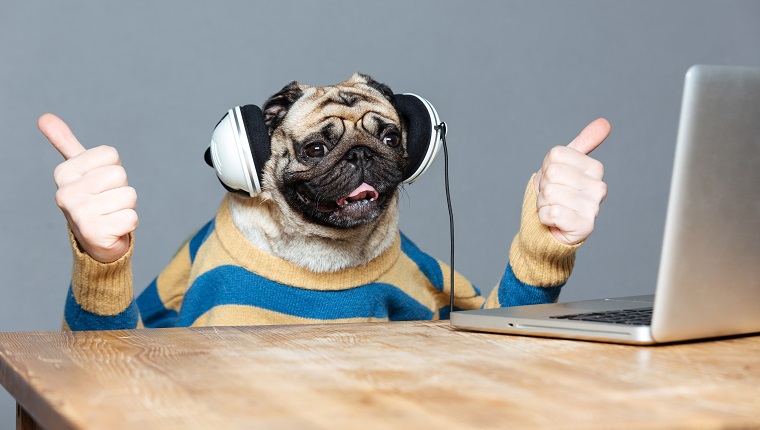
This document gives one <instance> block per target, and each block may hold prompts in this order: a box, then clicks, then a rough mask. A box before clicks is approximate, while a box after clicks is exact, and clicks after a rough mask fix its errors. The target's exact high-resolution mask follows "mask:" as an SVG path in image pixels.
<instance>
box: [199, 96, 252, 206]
mask: <svg viewBox="0 0 760 430" xmlns="http://www.w3.org/2000/svg"><path fill="white" fill-rule="evenodd" d="M210 149H211V159H212V160H213V165H214V169H215V170H216V176H217V177H219V180H220V181H222V183H224V184H225V185H227V186H228V187H230V188H232V189H234V190H242V191H245V192H247V193H248V194H249V195H250V196H251V197H253V196H255V195H256V194H258V193H260V192H261V184H259V177H258V174H257V173H256V172H257V170H256V166H255V164H254V161H253V156H252V155H251V147H250V145H249V143H248V136H247V134H246V131H245V126H244V125H243V120H242V115H241V113H240V107H239V106H237V107H235V108H232V109H230V110H229V112H228V113H227V116H225V117H224V118H222V120H221V121H220V122H219V124H218V125H217V126H216V128H215V129H214V133H213V134H212V135H211V146H210Z"/></svg>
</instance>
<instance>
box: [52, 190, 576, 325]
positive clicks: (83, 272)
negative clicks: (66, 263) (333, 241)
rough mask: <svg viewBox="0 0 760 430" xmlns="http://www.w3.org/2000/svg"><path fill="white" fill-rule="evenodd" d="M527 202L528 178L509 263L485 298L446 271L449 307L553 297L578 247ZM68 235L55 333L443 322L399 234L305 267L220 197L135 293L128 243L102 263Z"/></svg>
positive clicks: (432, 277)
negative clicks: (346, 261) (273, 249)
mask: <svg viewBox="0 0 760 430" xmlns="http://www.w3.org/2000/svg"><path fill="white" fill-rule="evenodd" d="M535 199H536V197H535V192H534V191H533V187H532V180H531V182H530V183H529V185H528V188H527V190H526V193H525V199H524V202H523V211H522V222H521V227H520V231H519V233H518V234H517V236H516V237H515V239H514V241H513V242H512V246H511V248H510V253H509V263H508V264H507V267H506V270H505V271H504V275H503V277H502V278H501V281H500V282H499V284H498V286H497V288H494V290H493V292H492V293H491V295H490V296H489V298H488V299H486V298H485V297H483V296H482V295H481V294H480V292H479V291H478V289H477V288H475V287H474V286H473V285H471V284H470V283H469V282H468V281H467V280H466V279H465V278H464V277H462V276H461V275H460V274H459V273H456V274H455V275H454V276H455V297H454V306H455V308H456V309H478V308H482V307H502V306H513V305H521V304H531V303H547V302H553V301H556V299H557V297H558V296H559V292H560V289H561V287H562V285H564V283H565V282H566V280H567V278H568V277H569V276H570V272H571V271H572V267H573V263H574V259H575V249H576V248H577V246H578V245H576V246H565V245H562V244H560V243H559V242H557V241H556V240H555V239H554V238H553V237H552V236H551V234H550V233H549V231H548V229H547V228H546V227H545V226H544V225H543V224H541V223H540V221H539V220H538V216H537V214H536V203H535ZM71 240H72V247H73V252H74V266H73V274H72V281H71V285H70V288H69V293H68V297H67V300H66V307H65V316H64V322H63V328H64V329H65V330H105V329H130V328H141V327H150V328H153V327H187V326H209V325H253V324H294V323H325V322H334V323H339V322H361V321H398V320H423V319H447V318H448V317H449V313H450V311H451V309H450V308H449V303H450V300H449V298H450V291H451V279H450V270H449V268H448V266H446V265H445V264H444V263H441V262H440V261H438V260H436V259H434V258H432V257H431V256H429V255H428V254H426V253H424V252H422V251H421V250H420V249H419V248H418V247H417V246H416V245H415V244H414V243H413V242H412V241H411V240H410V239H409V238H408V237H406V236H405V235H403V234H399V235H398V237H397V238H396V240H395V242H394V243H393V245H392V246H391V247H390V248H389V249H388V250H386V251H385V252H384V253H382V254H381V255H380V256H378V257H377V258H375V259H374V260H372V261H371V262H370V263H368V264H366V265H364V266H361V267H356V268H349V269H345V270H341V271H337V272H331V273H314V272H311V271H309V270H307V269H305V268H303V267H300V266H296V265H294V264H293V263H290V262H288V261H286V260H283V259H281V258H278V257H275V256H273V255H271V254H268V253H266V252H264V251H262V250H260V249H258V248H256V247H254V246H253V245H252V244H251V243H250V242H249V241H247V240H246V239H245V238H244V237H243V235H242V234H241V232H240V231H239V230H238V229H237V227H236V226H235V224H234V223H233V221H232V217H231V215H230V211H229V206H228V203H227V199H225V200H224V201H223V202H222V204H221V205H220V208H219V211H218V212H217V215H216V217H215V218H214V219H213V220H212V221H210V222H209V223H207V224H206V225H205V226H204V227H203V228H201V229H200V231H198V232H197V233H196V234H195V235H194V236H193V237H192V238H191V239H190V240H189V241H187V242H186V243H185V244H184V245H183V246H182V248H181V249H180V250H179V251H178V253H177V254H176V255H175V256H174V258H173V259H172V260H171V262H170V263H169V265H168V266H167V267H166V268H165V269H164V270H163V271H162V272H161V273H160V274H159V275H158V277H157V278H156V279H155V280H154V281H153V282H152V283H151V284H150V285H149V286H148V287H147V288H146V289H145V290H144V291H143V292H142V294H140V295H139V297H138V298H137V299H135V298H134V297H133V288H132V269H131V263H130V259H131V254H132V247H130V251H129V252H128V253H127V254H126V255H125V256H123V257H122V258H121V259H119V260H117V261H115V262H113V263H107V264H104V263H100V262H97V261H95V260H93V259H92V258H90V257H89V256H88V255H87V254H85V253H83V252H82V251H81V250H80V249H79V247H78V245H77V244H76V241H75V239H74V238H73V236H72V237H71Z"/></svg>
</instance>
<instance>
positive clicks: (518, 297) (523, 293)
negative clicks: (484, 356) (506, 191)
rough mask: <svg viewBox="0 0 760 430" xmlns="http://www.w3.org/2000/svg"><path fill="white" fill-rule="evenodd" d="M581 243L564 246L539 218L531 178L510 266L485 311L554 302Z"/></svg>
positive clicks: (510, 252)
mask: <svg viewBox="0 0 760 430" xmlns="http://www.w3.org/2000/svg"><path fill="white" fill-rule="evenodd" d="M581 244H582V243H579V244H576V245H564V244H562V243H560V242H558V241H557V240H556V239H555V238H554V236H552V234H551V232H550V231H549V228H548V227H546V226H545V225H543V224H542V223H541V221H540V220H539V219H538V210H537V209H536V192H535V188H534V186H533V177H531V178H530V181H528V186H527V188H526V190H525V197H524V199H523V206H522V216H521V222H520V231H519V232H518V233H517V235H516V236H515V238H514V240H513V241H512V246H511V248H510V251H509V264H508V265H507V268H506V270H505V271H504V276H502V278H501V281H500V282H499V284H498V286H497V288H494V290H493V292H492V293H491V295H490V297H489V298H488V300H487V301H486V303H485V307H486V308H496V307H505V306H519V305H529V304H538V303H551V302H555V301H557V299H558V298H559V293H560V291H561V289H562V286H563V285H564V284H565V283H566V282H567V279H568V278H569V277H570V273H571V272H572V271H573V265H574V263H575V250H576V249H578V248H579V247H580V246H581Z"/></svg>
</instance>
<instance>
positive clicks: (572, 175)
mask: <svg viewBox="0 0 760 430" xmlns="http://www.w3.org/2000/svg"><path fill="white" fill-rule="evenodd" d="M609 134H610V123H609V122H608V121H607V120H606V119H603V118H599V119H597V120H595V121H593V122H592V123H591V124H589V125H587V126H586V128H584V129H583V131H581V133H580V134H579V135H578V137H576V138H575V140H573V141H572V142H571V143H570V144H569V145H567V146H556V147H554V148H552V149H551V150H550V151H549V154H547V156H546V158H544V162H543V164H542V165H541V169H540V170H539V171H538V172H537V173H536V176H535V178H534V181H533V184H534V186H535V190H536V196H537V199H536V208H537V209H538V218H539V220H541V222H542V223H543V224H544V225H546V226H547V227H549V230H550V231H551V233H552V235H553V236H554V238H555V239H557V240H558V241H559V242H560V243H563V244H566V245H574V244H577V243H580V242H582V241H584V240H586V238H588V236H589V235H590V234H591V232H592V231H593V230H594V220H595V219H596V217H597V215H598V214H599V206H600V205H601V203H602V201H603V200H604V198H605V197H607V184H605V183H604V182H603V181H602V179H603V178H604V166H603V165H602V163H600V162H599V161H597V160H595V159H593V158H591V157H590V156H589V155H588V154H590V153H591V151H593V150H594V149H595V148H596V147H597V146H599V145H601V143H602V142H603V141H604V139H606V138H607V136H609Z"/></svg>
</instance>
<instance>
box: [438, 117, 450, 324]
mask: <svg viewBox="0 0 760 430" xmlns="http://www.w3.org/2000/svg"><path fill="white" fill-rule="evenodd" d="M435 129H436V130H440V131H441V142H442V143H443V178H444V180H443V182H444V186H445V187H446V205H447V206H448V209H449V236H450V239H451V265H450V267H449V268H450V270H451V272H450V282H451V290H450V293H449V308H450V309H449V319H451V312H454V210H453V209H452V207H451V192H450V191H449V150H448V148H447V147H446V123H445V122H441V123H440V124H438V125H437V126H436V127H435Z"/></svg>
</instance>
